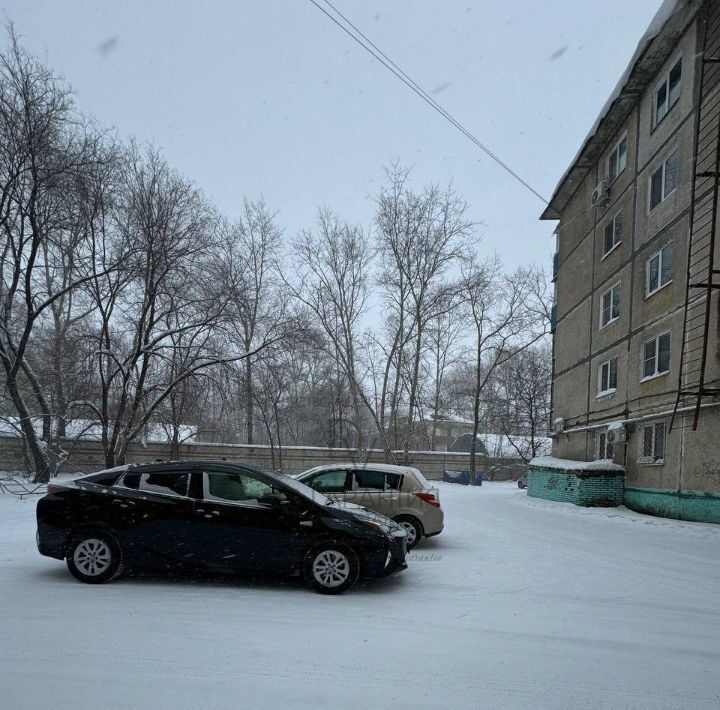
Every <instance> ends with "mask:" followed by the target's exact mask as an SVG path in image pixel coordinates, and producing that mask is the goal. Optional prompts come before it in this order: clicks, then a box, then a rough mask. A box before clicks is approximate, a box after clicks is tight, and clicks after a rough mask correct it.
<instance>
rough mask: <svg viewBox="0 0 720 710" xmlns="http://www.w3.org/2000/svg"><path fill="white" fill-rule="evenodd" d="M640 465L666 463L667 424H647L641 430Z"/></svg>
mask: <svg viewBox="0 0 720 710" xmlns="http://www.w3.org/2000/svg"><path fill="white" fill-rule="evenodd" d="M639 449H640V450H639V451H638V460H637V462H638V463H639V464H661V463H664V461H665V422H656V423H655V424H646V425H645V426H643V427H641V428H640V439H639Z"/></svg>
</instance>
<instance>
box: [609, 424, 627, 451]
mask: <svg viewBox="0 0 720 710" xmlns="http://www.w3.org/2000/svg"><path fill="white" fill-rule="evenodd" d="M606 437H607V443H608V444H612V445H613V446H617V445H618V444H625V443H627V429H626V428H625V424H624V423H623V422H612V423H611V424H610V425H609V426H608V428H607V434H606Z"/></svg>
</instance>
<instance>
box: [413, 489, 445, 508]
mask: <svg viewBox="0 0 720 710" xmlns="http://www.w3.org/2000/svg"><path fill="white" fill-rule="evenodd" d="M415 495H416V496H417V497H418V498H419V499H420V500H422V501H425V502H426V503H428V504H429V505H431V506H433V508H439V507H440V501H439V500H438V499H437V498H436V497H435V494H434V493H430V492H429V491H420V492H419V493H416V494H415Z"/></svg>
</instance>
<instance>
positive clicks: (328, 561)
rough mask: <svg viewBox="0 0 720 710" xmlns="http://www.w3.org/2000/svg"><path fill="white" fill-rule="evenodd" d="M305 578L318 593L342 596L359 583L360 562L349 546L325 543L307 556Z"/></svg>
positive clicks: (313, 549) (304, 563)
mask: <svg viewBox="0 0 720 710" xmlns="http://www.w3.org/2000/svg"><path fill="white" fill-rule="evenodd" d="M303 577H304V578H305V582H307V584H308V586H310V587H311V588H312V589H314V590H315V591H316V592H320V593H321V594H341V593H342V592H346V591H347V590H348V589H350V588H351V587H352V586H354V585H355V583H356V582H357V581H358V578H359V577H360V561H359V560H358V556H357V555H356V554H355V552H353V550H351V549H350V548H349V547H348V546H347V545H343V544H341V543H337V542H323V543H321V544H320V545H316V546H315V547H313V548H312V549H311V550H310V551H309V552H308V553H307V555H305V560H304V562H303Z"/></svg>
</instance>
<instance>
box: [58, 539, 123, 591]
mask: <svg viewBox="0 0 720 710" xmlns="http://www.w3.org/2000/svg"><path fill="white" fill-rule="evenodd" d="M66 561H67V566H68V569H69V570H70V573H71V574H72V575H73V577H75V578H76V579H79V580H80V581H81V582H85V583H86V584H103V583H104V582H110V581H112V580H113V579H116V578H117V577H119V576H120V574H121V573H122V570H123V558H122V551H121V549H120V545H118V543H117V542H116V541H115V540H114V538H113V537H112V536H110V535H108V534H107V533H104V532H99V531H95V530H92V531H88V532H85V533H81V534H78V535H75V536H74V537H73V538H72V540H71V541H70V544H69V545H68V549H67V556H66Z"/></svg>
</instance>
